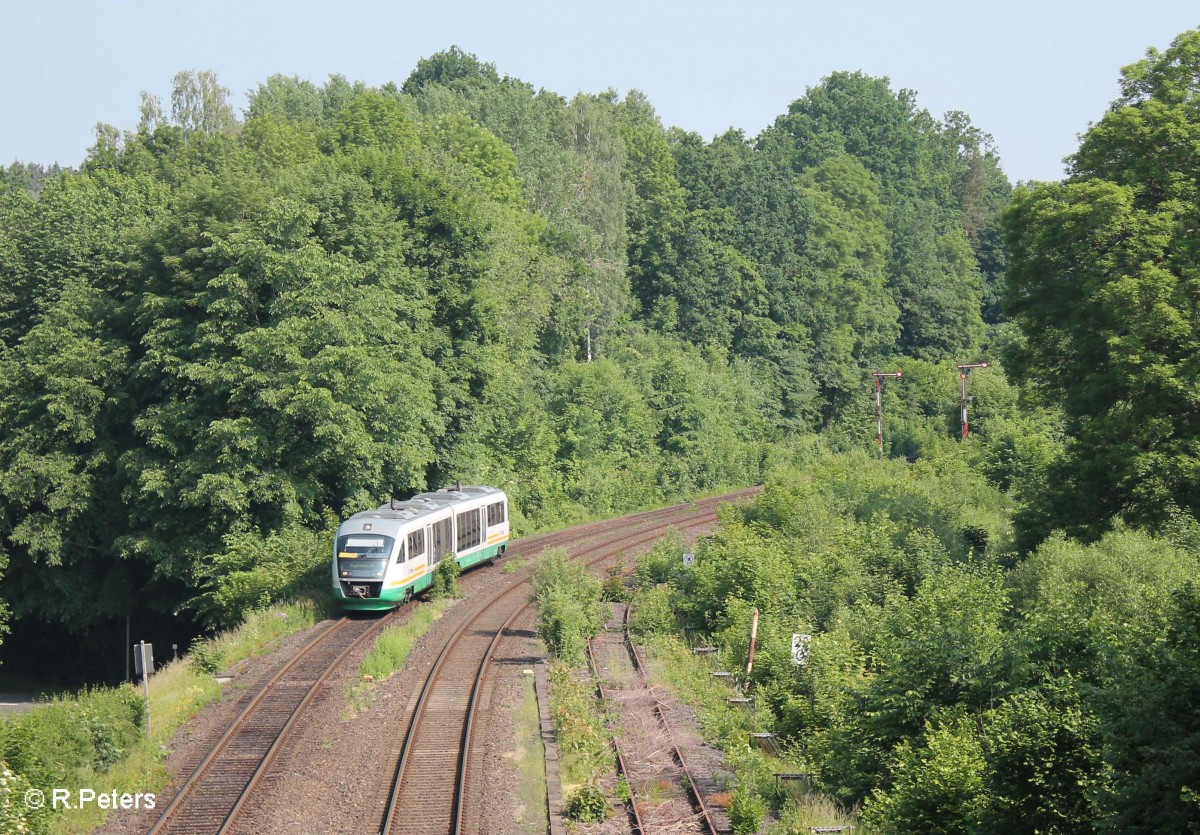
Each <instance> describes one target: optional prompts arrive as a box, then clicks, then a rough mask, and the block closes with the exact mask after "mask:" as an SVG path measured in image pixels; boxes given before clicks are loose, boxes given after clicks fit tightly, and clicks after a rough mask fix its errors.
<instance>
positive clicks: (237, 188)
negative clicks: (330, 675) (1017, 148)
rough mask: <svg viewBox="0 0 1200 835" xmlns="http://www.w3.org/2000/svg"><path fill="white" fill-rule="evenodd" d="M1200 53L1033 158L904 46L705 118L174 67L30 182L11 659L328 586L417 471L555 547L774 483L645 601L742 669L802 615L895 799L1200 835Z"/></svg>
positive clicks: (14, 400)
mask: <svg viewBox="0 0 1200 835" xmlns="http://www.w3.org/2000/svg"><path fill="white" fill-rule="evenodd" d="M1198 56H1200V32H1197V31H1192V32H1187V33H1184V34H1183V35H1181V36H1179V38H1177V39H1176V41H1175V42H1174V43H1173V44H1172V45H1171V46H1170V47H1169V48H1168V49H1165V50H1163V51H1159V50H1155V49H1151V50H1150V51H1149V52H1148V53H1147V56H1146V58H1145V59H1144V60H1143V61H1140V62H1138V63H1136V64H1133V65H1131V66H1129V67H1126V68H1125V69H1124V70H1123V71H1122V75H1121V86H1120V94H1119V97H1118V98H1117V100H1116V101H1114V102H1113V104H1112V107H1111V108H1110V109H1109V110H1108V111H1107V112H1106V113H1104V114H1097V117H1098V118H1097V121H1096V123H1095V124H1094V125H1093V126H1092V127H1091V129H1090V130H1089V131H1088V132H1087V133H1086V134H1085V135H1084V136H1083V137H1082V140H1081V145H1080V148H1079V150H1078V151H1077V153H1076V154H1075V155H1073V156H1072V157H1071V158H1070V160H1069V176H1068V177H1067V178H1066V179H1065V180H1064V181H1063V182H1060V183H1045V184H1040V183H1033V184H1025V185H1021V186H1019V187H1017V188H1016V189H1014V188H1013V187H1012V186H1011V184H1010V183H1009V182H1008V180H1007V179H1006V178H1005V176H1004V174H1003V172H1002V170H1001V168H1000V164H999V158H998V155H997V153H996V150H995V149H994V148H993V146H992V143H991V140H990V138H989V137H988V136H987V134H986V133H984V132H983V131H982V130H980V129H979V128H977V127H976V126H974V125H972V123H971V121H970V119H969V118H968V117H967V116H966V115H965V114H962V113H950V114H946V115H945V116H944V117H943V118H941V119H938V118H935V117H934V116H932V115H930V114H929V113H927V112H926V111H924V110H922V109H920V108H919V107H918V105H917V103H916V96H915V94H914V93H913V92H911V91H906V90H900V91H897V90H894V89H893V88H892V87H891V85H890V83H889V82H888V80H887V79H884V78H873V77H869V76H866V75H864V74H862V73H849V72H838V73H834V74H832V75H830V76H829V77H828V78H826V79H824V80H823V81H822V82H821V83H820V84H818V85H816V86H814V87H812V88H810V89H808V90H807V92H805V94H804V95H803V96H802V97H800V98H799V99H797V100H796V101H794V102H792V103H791V104H790V105H789V106H788V108H787V112H786V113H783V114H781V115H780V116H779V117H778V118H777V119H776V120H775V122H774V123H773V124H772V125H771V126H770V127H769V128H767V129H766V130H764V131H763V132H762V133H761V134H759V135H758V136H756V137H752V138H751V137H747V136H745V135H744V134H742V133H740V132H737V131H730V132H728V133H726V134H724V135H721V136H718V137H715V138H714V139H712V140H711V141H708V140H706V139H704V138H703V137H700V136H697V135H695V134H691V133H687V132H685V131H681V130H679V129H675V128H667V127H665V126H664V125H663V124H662V123H661V122H660V120H659V119H658V117H657V116H656V115H655V112H654V109H653V107H652V105H651V103H650V102H649V101H647V99H646V97H645V96H643V95H641V94H640V93H638V92H636V91H633V92H630V93H628V94H627V95H625V96H624V97H621V96H619V95H618V94H616V93H615V92H611V91H610V92H604V93H600V94H597V95H586V94H580V95H577V96H575V97H574V98H571V99H566V98H564V97H562V96H559V95H557V94H554V93H552V92H548V91H545V90H535V89H534V88H533V87H532V86H530V85H529V84H526V83H524V82H522V81H520V80H517V79H513V78H510V77H506V76H502V75H501V74H500V73H499V72H498V71H497V70H496V68H495V67H493V66H491V65H490V64H487V63H484V62H481V61H480V60H478V59H477V58H476V57H474V56H472V55H469V54H466V53H464V52H462V51H460V50H458V49H456V48H451V49H449V50H447V51H445V52H442V53H439V54H436V55H434V56H432V57H430V58H428V59H425V60H422V61H421V62H420V63H419V64H418V66H417V67H416V68H415V69H414V70H413V72H412V73H411V74H410V75H409V77H408V78H407V80H406V81H405V82H404V83H403V84H402V85H392V84H389V85H384V86H383V87H380V88H369V87H366V86H363V85H361V84H353V83H350V82H348V81H347V80H345V79H343V78H341V77H337V76H335V77H332V78H330V79H329V81H328V82H327V83H325V84H324V85H321V86H318V85H315V84H312V83H310V82H307V81H303V80H299V79H295V78H286V77H282V76H275V77H272V78H270V79H268V80H266V81H265V82H264V83H262V84H261V85H259V86H258V88H257V89H256V90H254V91H251V93H250V95H249V103H248V107H247V108H246V110H245V112H244V113H243V114H242V115H241V116H239V115H238V114H235V113H234V111H233V109H232V108H231V106H230V104H229V92H228V91H227V90H225V89H224V88H222V87H221V86H220V84H219V82H218V80H217V79H216V78H215V76H213V74H212V73H209V72H199V73H197V72H183V73H180V74H179V75H178V76H177V77H176V78H175V80H174V89H173V92H172V96H171V101H170V104H169V107H164V105H163V104H162V103H161V102H159V101H158V100H156V99H155V98H154V97H152V96H149V95H145V94H144V95H143V101H142V109H141V113H142V118H141V121H140V123H139V125H138V126H137V127H136V129H134V130H127V131H122V130H119V129H117V128H113V127H110V126H100V127H99V128H98V130H97V142H96V145H95V146H94V147H93V148H92V149H91V151H90V153H89V155H88V158H87V160H86V161H85V162H84V163H83V165H82V166H80V168H79V169H78V170H48V169H45V168H43V167H41V166H39V165H37V164H34V163H21V164H14V165H13V166H11V167H10V168H8V169H7V170H6V171H5V172H4V174H3V177H0V276H2V279H3V280H0V430H2V431H0V543H2V545H3V551H2V553H0V569H2V579H0V600H2V601H3V604H2V605H3V609H2V611H0V616H2V622H3V624H4V628H5V629H11V630H12V631H11V634H10V635H9V637H8V640H7V641H6V643H5V644H4V646H3V648H2V652H3V655H4V657H5V658H6V671H8V672H11V671H12V669H13V667H14V666H17V667H18V668H19V669H22V670H33V671H36V672H38V673H39V674H42V675H45V674H47V673H48V668H47V667H46V666H45V665H43V666H40V667H39V666H38V665H36V664H34V658H35V657H40V658H43V659H46V658H50V659H52V660H53V663H54V664H55V665H57V666H59V667H64V666H65V667H67V668H69V669H70V670H71V674H73V675H78V676H84V677H88V678H92V679H97V678H109V679H112V678H119V677H120V675H121V673H122V672H123V669H122V664H123V661H122V659H123V656H124V649H125V624H126V622H127V621H126V619H127V618H129V617H132V619H133V622H134V624H135V626H134V628H135V630H136V633H137V634H141V633H142V632H147V633H149V634H152V635H164V634H170V635H174V634H179V635H180V636H182V637H183V638H186V637H188V636H190V635H193V634H196V633H197V632H198V631H200V630H202V629H206V628H209V627H212V626H215V625H223V624H228V623H232V622H235V621H237V620H238V619H239V618H240V617H241V616H242V615H243V614H244V613H245V612H246V611H248V610H250V609H252V608H254V607H257V606H261V605H264V604H267V603H269V602H271V601H272V600H276V599H279V598H282V597H286V596H288V595H291V594H293V593H295V592H296V591H297V590H300V589H303V588H313V589H316V590H317V591H318V593H320V591H321V589H322V588H323V586H324V585H325V582H326V581H325V578H324V572H325V570H326V569H325V561H326V552H327V549H328V542H329V532H330V528H331V526H332V525H334V524H335V523H336V521H337V520H338V519H339V518H340V517H342V516H344V515H346V514H348V513H351V512H354V511H356V510H360V509H362V508H364V507H366V506H369V505H371V504H372V503H375V502H378V501H380V500H383V499H386V498H387V497H388V496H389V495H391V494H403V493H406V492H409V491H414V490H421V489H425V488H428V487H436V486H441V485H443V484H446V483H449V482H452V481H454V480H457V479H461V480H462V481H464V482H482V483H490V484H495V485H498V486H501V487H504V488H505V489H506V490H508V491H509V493H510V495H511V496H512V498H513V503H514V515H513V518H514V522H515V523H516V525H517V529H518V531H525V530H531V529H533V528H535V527H543V526H551V525H558V524H566V523H570V522H572V521H575V520H579V519H582V518H585V517H587V516H589V515H596V514H606V513H613V512H616V511H620V510H625V509H632V508H635V507H642V506H646V505H650V504H653V503H656V502H663V501H668V500H672V499H678V498H682V497H686V496H689V495H694V494H697V493H699V492H703V491H711V490H716V489H719V488H722V487H729V486H736V485H745V484H752V483H758V482H761V481H764V480H766V481H767V482H768V489H767V491H766V492H765V493H764V495H763V497H762V498H761V499H760V500H759V501H758V502H756V503H755V504H754V505H753V506H751V507H749V508H747V509H745V510H742V511H739V512H738V513H736V514H733V515H731V516H730V517H729V518H728V519H727V520H726V524H725V525H724V527H723V529H722V531H721V532H720V534H719V535H718V536H717V537H716V538H715V539H714V540H713V541H712V542H710V543H709V544H707V545H706V546H704V547H703V548H702V549H701V550H700V552H699V558H698V561H697V566H696V568H695V570H694V571H690V572H685V571H683V570H682V569H681V568H679V567H675V566H673V565H672V566H667V565H665V564H664V565H663V566H660V569H661V570H659V571H658V575H657V577H656V579H658V580H660V581H662V582H663V583H665V585H664V586H662V587H659V588H655V589H651V590H647V591H645V592H644V593H646V594H659V595H662V594H664V593H665V594H668V595H670V596H671V599H672V601H673V602H674V604H675V606H676V607H677V608H678V609H679V610H680V612H681V614H682V615H683V617H684V618H686V619H690V620H691V621H692V622H700V623H703V624H705V625H706V626H707V628H708V629H710V630H712V632H713V635H714V638H715V639H716V640H718V641H719V642H720V643H721V645H723V646H724V647H726V648H727V650H728V651H729V652H731V653H732V654H733V657H735V658H740V657H741V655H739V653H742V654H744V653H745V652H746V650H747V646H746V643H747V640H746V633H747V630H746V626H747V623H748V619H749V617H750V613H751V612H752V610H753V609H754V608H756V607H757V608H759V609H760V610H761V611H762V613H763V625H762V631H761V633H760V638H761V645H760V650H759V653H760V654H759V658H758V660H757V662H756V666H755V672H754V677H753V679H752V680H751V681H750V682H749V686H750V687H751V688H752V690H753V692H755V693H756V694H760V695H759V698H760V699H762V700H763V702H764V703H765V704H766V705H767V706H768V707H769V709H770V711H771V713H772V716H773V717H774V721H775V723H776V724H777V727H778V730H779V731H780V733H781V734H782V735H783V738H784V739H785V740H787V742H788V744H789V745H793V746H795V748H796V750H797V751H799V752H800V754H799V755H800V756H802V757H803V758H804V760H805V764H806V766H807V767H808V768H810V769H811V770H812V772H813V773H814V774H815V775H817V779H818V781H819V787H820V788H821V790H823V791H824V792H826V793H827V794H828V795H829V796H831V797H834V798H837V799H838V800H839V801H840V802H842V803H844V804H847V805H848V806H856V805H860V804H861V805H862V809H863V813H862V818H861V820H862V822H863V824H864V826H867V827H872V828H874V829H876V830H878V831H884V832H888V831H922V832H975V833H977V832H1009V831H1034V830H1036V831H1043V832H1089V831H1113V832H1137V831H1147V832H1148V831H1173V832H1174V831H1178V832H1183V831H1190V830H1188V826H1192V825H1194V823H1195V821H1196V820H1200V800H1198V798H1200V795H1198V794H1197V792H1200V774H1197V772H1196V769H1197V763H1200V750H1198V748H1200V725H1198V720H1197V716H1200V711H1198V708H1200V667H1198V666H1197V662H1196V657H1197V656H1196V648H1197V643H1196V642H1197V635H1200V606H1198V605H1197V599H1198V589H1200V586H1198V585H1197V582H1196V580H1197V571H1198V568H1200V523H1197V521H1196V518H1197V513H1198V512H1200V490H1198V489H1197V486H1196V485H1197V483H1200V481H1198V478H1197V476H1198V475H1200V446H1198V445H1200V393H1198V392H1200V386H1198V385H1197V383H1198V382H1200V380H1198V377H1200V343H1198V341H1197V338H1198V336H1197V335H1198V328H1200V325H1198V322H1200V309H1198V306H1200V291H1198V288H1200V244H1198V243H1197V242H1198V241H1200V236H1197V234H1196V230H1197V229H1198V228H1200V193H1198V189H1200V158H1198V154H1200V151H1198V149H1200V93H1198V92H1197V91H1198V90H1200V57H1198ZM964 360H987V361H988V362H989V363H990V367H989V368H987V369H986V370H982V371H980V372H978V373H975V374H972V375H971V377H970V386H971V394H972V396H973V397H974V398H975V400H974V401H973V403H972V404H971V407H970V408H971V416H972V437H971V438H969V439H967V440H965V441H960V440H958V439H957V436H958V425H957V420H958V396H959V395H958V376H957V371H956V369H955V367H954V366H955V362H956V361H958V362H961V361H964ZM879 369H884V370H896V369H899V370H902V371H903V372H904V377H903V379H902V380H898V381H892V382H889V384H888V386H887V388H886V391H885V397H884V404H885V411H886V453H887V455H886V457H885V460H883V461H879V460H877V456H876V454H875V453H874V441H875V429H874V402H873V393H874V392H873V387H872V384H871V378H870V371H872V370H879ZM156 630H157V631H156ZM171 630H175V632H171ZM793 632H802V633H806V634H812V635H813V636H814V638H813V644H812V648H811V656H810V659H811V662H810V663H809V664H808V666H806V667H804V668H803V669H802V670H800V671H797V670H796V668H795V667H793V666H792V665H791V663H790V659H789V656H788V649H789V641H790V636H791V634H792V633H793ZM137 634H135V637H137ZM160 640H161V639H160ZM110 647H111V650H110V649H109V648H110ZM764 793H767V794H769V791H767V790H766V789H764Z"/></svg>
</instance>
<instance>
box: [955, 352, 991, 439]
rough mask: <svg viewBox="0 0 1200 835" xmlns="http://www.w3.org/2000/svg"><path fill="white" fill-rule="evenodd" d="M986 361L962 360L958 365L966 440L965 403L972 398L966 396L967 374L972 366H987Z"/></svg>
mask: <svg viewBox="0 0 1200 835" xmlns="http://www.w3.org/2000/svg"><path fill="white" fill-rule="evenodd" d="M987 367H988V364H987V363H986V362H964V363H960V364H959V366H958V378H959V379H960V380H961V381H962V436H963V440H966V438H967V435H968V434H969V432H968V430H967V404H968V403H970V402H971V400H972V399H973V398H971V397H967V375H968V374H970V373H971V369H973V368H987Z"/></svg>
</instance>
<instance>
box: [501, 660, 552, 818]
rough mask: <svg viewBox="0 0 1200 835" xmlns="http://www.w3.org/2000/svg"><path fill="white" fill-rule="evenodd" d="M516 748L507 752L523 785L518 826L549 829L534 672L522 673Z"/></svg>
mask: <svg viewBox="0 0 1200 835" xmlns="http://www.w3.org/2000/svg"><path fill="white" fill-rule="evenodd" d="M512 718H513V725H514V726H515V727H516V729H517V733H516V742H517V745H516V748H515V749H514V750H513V751H511V752H509V753H508V754H506V755H505V756H507V757H508V758H509V759H511V760H512V761H513V763H515V764H516V767H517V780H518V783H519V786H520V788H519V789H518V796H517V803H518V808H517V815H516V818H517V826H518V828H519V831H520V832H521V833H524V835H543V833H545V831H546V751H545V749H544V748H543V747H542V720H541V717H540V716H539V715H538V705H537V691H536V690H535V689H534V686H533V676H531V675H527V676H522V681H521V699H520V701H519V702H518V703H517V705H516V706H515V707H514V708H513V713H512Z"/></svg>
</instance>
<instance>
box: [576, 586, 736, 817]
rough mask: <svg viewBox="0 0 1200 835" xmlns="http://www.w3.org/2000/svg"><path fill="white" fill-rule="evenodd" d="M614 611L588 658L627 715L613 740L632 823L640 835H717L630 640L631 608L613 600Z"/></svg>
mask: <svg viewBox="0 0 1200 835" xmlns="http://www.w3.org/2000/svg"><path fill="white" fill-rule="evenodd" d="M614 609H616V610H618V613H617V618H616V620H615V621H610V623H609V626H608V627H607V628H606V631H605V632H604V633H602V634H601V635H599V636H597V637H596V638H595V639H593V640H591V641H589V642H588V659H589V660H590V661H591V665H592V671H593V673H594V675H595V676H596V689H597V691H598V692H599V693H600V697H601V698H602V699H605V700H606V701H609V702H610V703H612V704H614V705H615V706H616V707H617V708H619V710H620V712H621V714H622V720H621V722H622V726H623V727H624V730H625V736H624V744H622V742H619V741H618V739H617V737H616V736H615V735H614V736H612V737H611V743H612V748H613V751H614V753H615V754H616V757H617V765H618V768H619V769H620V772H621V776H623V777H624V778H625V781H626V783H628V785H629V788H630V797H629V815H630V823H631V824H632V827H633V829H634V831H635V832H636V833H638V835H653V833H655V832H662V831H669V832H696V833H708V835H718V832H719V830H718V829H717V825H716V824H715V823H714V821H713V818H712V816H711V814H710V812H709V809H708V808H707V806H706V804H705V802H704V797H703V794H702V793H701V792H700V790H699V789H697V782H696V778H695V776H694V775H693V774H692V773H691V772H690V771H689V770H688V767H687V761H686V760H685V759H684V757H683V752H682V751H681V750H680V749H679V746H678V745H676V744H675V739H674V734H672V732H671V728H670V725H669V724H668V723H667V717H666V714H665V713H664V712H663V709H662V703H661V702H659V700H658V697H657V695H656V694H655V692H654V690H653V689H652V688H651V686H650V682H649V681H648V679H647V677H646V670H645V665H644V664H643V663H642V658H641V654H640V653H639V652H638V650H637V647H636V646H634V644H633V641H632V639H631V638H630V635H629V612H630V608H629V607H628V606H621V605H619V604H614ZM621 609H623V610H624V611H623V612H622V611H620V610H621ZM606 683H607V686H606ZM665 754H666V755H669V757H670V760H669V761H668V760H666V759H665V758H664V755H665ZM630 763H632V768H631V767H630ZM651 795H653V796H654V798H655V799H654V800H650V796H651Z"/></svg>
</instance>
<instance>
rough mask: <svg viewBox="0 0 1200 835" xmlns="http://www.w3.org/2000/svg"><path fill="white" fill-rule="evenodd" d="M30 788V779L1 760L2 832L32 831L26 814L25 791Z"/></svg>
mask: <svg viewBox="0 0 1200 835" xmlns="http://www.w3.org/2000/svg"><path fill="white" fill-rule="evenodd" d="M30 788H31V786H30V785H29V781H28V780H26V779H25V778H24V777H22V776H21V775H20V774H16V773H14V772H13V771H12V770H10V769H9V767H8V763H6V762H5V761H4V760H0V832H5V833H11V835H25V833H27V832H30V831H31V829H30V827H29V818H27V817H26V816H25V809H26V806H25V792H26V791H28V790H29V789H30Z"/></svg>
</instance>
